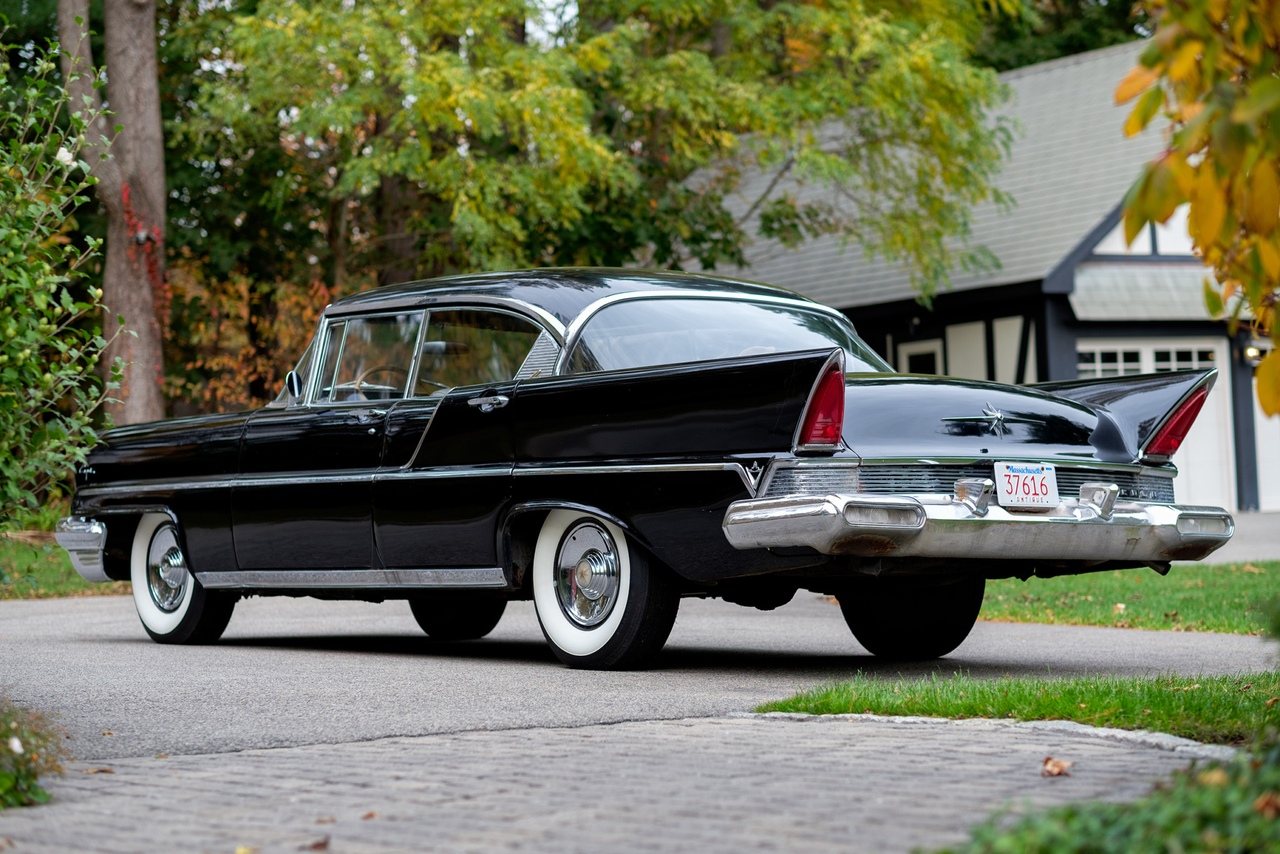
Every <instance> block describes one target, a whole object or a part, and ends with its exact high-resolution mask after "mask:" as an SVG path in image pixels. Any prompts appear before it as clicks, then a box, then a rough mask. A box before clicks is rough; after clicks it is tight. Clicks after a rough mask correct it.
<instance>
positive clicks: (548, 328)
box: [58, 270, 1233, 668]
mask: <svg viewBox="0 0 1280 854" xmlns="http://www.w3.org/2000/svg"><path fill="white" fill-rule="evenodd" d="M1214 379H1215V372H1213V371H1192V372H1181V373H1166V374H1159V375H1151V376H1138V377H1132V376H1128V377H1121V378H1115V379H1105V380H1096V381H1088V382H1071V383H1055V384H1045V385H1040V386H1036V387H1028V388H1018V387H1011V386H1002V385H997V384H994V383H981V382H970V381H963V380H948V379H942V378H937V377H924V376H912V375H903V374H896V373H894V372H893V371H892V370H891V369H890V368H889V366H888V365H886V364H885V363H884V362H883V361H882V360H881V359H880V358H879V357H878V356H877V355H876V354H875V353H874V352H873V351H872V350H871V349H870V348H868V347H867V346H866V344H864V343H863V342H862V341H861V340H860V339H859V338H858V336H857V334H856V333H855V332H854V330H853V327H852V326H851V325H850V324H849V322H848V321H847V320H846V319H845V318H844V317H843V316H842V315H841V314H840V313H839V312H836V311H834V310H832V309H829V308H826V307H824V306H821V305H818V304H816V303H813V302H810V301H808V300H806V299H804V298H802V297H800V296H798V295H796V294H793V293H790V292H788V291H785V290H782V289H779V288H773V287H769V286H765V285H755V284H749V283H742V282H732V281H727V280H722V279H717V278H712V277H708V276H692V275H683V274H673V273H650V272H642V271H621V270H537V271H529V272H522V273H506V274H489V275H480V276H466V277H455V278H449V279H440V280H435V281H430V282H418V283H410V284H406V285H399V286H394V287H391V288H382V289H378V290H374V291H369V292H367V293H362V294H358V295H355V296H353V297H349V298H346V299H343V300H339V301H338V302H335V303H334V304H333V305H331V306H329V307H328V308H327V309H326V310H325V312H324V315H323V317H322V319H321V323H320V326H319V329H318V330H317V333H316V336H315V338H314V340H313V342H312V344H311V345H310V346H309V347H308V348H307V351H306V352H305V353H304V355H303V357H302V359H301V360H300V361H299V363H298V366H297V368H296V369H295V371H294V372H291V373H290V375H289V377H288V378H287V380H286V382H285V388H284V390H283V391H282V392H281V394H280V397H279V398H277V399H276V400H275V401H274V402H273V403H271V404H270V405H268V406H266V407H264V408H262V409H260V410H257V411H255V412H249V413H236V414H224V415H211V416H203V417H199V418H188V419H179V420H173V421H167V422H160V423H156V424H147V425H138V426H132V427H123V428H119V429H116V430H112V431H109V432H108V433H107V434H106V436H105V441H104V443H103V445H101V446H100V447H98V448H96V449H94V450H93V452H92V453H91V454H90V457H89V460H88V464H87V465H86V466H84V467H83V468H81V469H80V471H79V472H78V474H77V490H76V495H75V499H74V503H73V508H72V510H73V515H72V516H70V517H68V518H66V519H64V520H62V521H61V522H60V524H59V532H58V540H59V542H61V543H62V544H63V545H64V546H65V547H66V548H67V549H68V551H69V552H70V554H71V556H72V560H73V563H74V564H75V566H76V568H77V569H78V570H79V571H80V573H81V574H82V575H84V576H85V577H86V578H89V579H90V580H99V581H101V580H107V579H129V580H131V581H132V583H133V594H134V602H135V604H136V607H137V610H138V613H139V616H140V617H141V619H142V623H143V626H144V628H145V629H146V631H147V632H148V634H150V635H151V637H153V638H154V639H156V640H157V641H160V642H164V643H192V642H210V641H213V640H216V639H217V638H218V637H219V636H220V635H221V633H222V631H223V629H224V628H225V626H226V624H227V621H228V620H229V619H230V617H231V613H232V610H233V608H234V605H235V603H236V601H237V600H238V599H239V598H241V597H244V596H250V595H292V596H299V595H308V596H321V597H333V598H352V599H368V600H374V601H381V600H384V599H407V600H408V601H409V604H410V606H411V608H412V611H413V614H414V616H415V617H416V619H417V621H418V623H419V624H420V625H421V626H422V628H423V629H424V630H425V631H426V632H427V633H428V634H429V635H430V636H431V637H432V638H437V639H450V640H459V639H469V638H479V637H482V636H484V635H485V634H487V633H488V632H489V631H491V630H492V629H493V627H494V626H495V625H496V624H497V622H498V620H499V619H500V618H501V616H502V613H503V610H504V608H505V606H506V603H507V602H509V601H512V600H518V599H526V600H528V599H531V600H533V602H534V606H535V608H536V611H537V615H538V619H539V621H540V623H541V625H542V629H543V632H544V634H545V635H546V638H547V640H548V642H549V643H550V645H551V647H552V649H553V650H554V651H555V653H556V655H557V656H559V657H560V659H561V660H563V661H565V662H566V663H568V664H570V665H572V666H577V667H592V668H618V667H634V666H642V665H645V664H648V663H650V662H652V661H653V659H654V657H655V656H656V655H657V653H658V652H659V650H660V649H661V648H662V646H663V644H664V643H665V641H666V638H667V635H668V633H669V632H670V630H671V626H672V623H673V622H674V620H675V615H676V610H677V607H678V605H679V601H680V599H681V597H685V596H717V597H722V598H724V599H726V600H729V601H732V602H737V603H740V604H743V605H749V606H754V607H757V608H764V609H768V608H775V607H778V606H780V605H782V604H785V603H786V602H787V601H789V600H790V599H791V598H792V596H794V595H795V593H796V591H797V590H812V591H817V592H820V593H824V594H829V595H833V596H835V597H837V598H838V600H839V602H840V606H841V610H842V612H843V614H844V617H845V619H846V620H847V622H848V624H849V626H850V628H851V629H852V631H853V633H854V635H855V636H856V637H857V638H858V640H859V641H860V642H861V643H862V644H863V645H864V646H865V647H866V648H868V649H869V650H870V651H871V652H873V653H874V654H876V655H881V656H886V657H893V658H928V657H935V656H939V655H944V654H946V653H948V652H950V651H951V650H952V649H954V648H955V647H956V646H958V645H959V644H960V643H961V642H962V641H963V640H964V638H965V637H966V635H967V634H968V632H969V630H970V628H971V627H972V626H973V623H974V621H975V620H976V618H977V615H978V611H979V608H980V606H981V602H982V593H983V588H984V583H985V579H987V578H1001V577H1011V576H1016V577H1021V578H1027V577H1030V576H1032V575H1039V576H1053V575H1064V574H1074V573H1082V572H1090V571H1095V570H1099V569H1107V568H1127V567H1144V566H1146V567H1152V568H1155V569H1157V570H1159V571H1165V570H1167V569H1168V567H1169V562H1170V561H1173V560H1181V559H1188V560H1189V559H1199V558H1202V557H1204V556H1205V555H1207V554H1209V553H1210V552H1212V551H1213V550H1214V549H1215V548H1217V547H1219V546H1220V545H1222V544H1223V543H1224V542H1226V540H1227V539H1228V538H1229V537H1230V536H1231V533H1232V531H1233V522H1232V519H1231V517H1230V516H1229V515H1228V514H1227V513H1226V512H1224V511H1223V510H1221V509H1218V508H1212V507H1184V506H1178V505H1176V504H1174V502H1173V486H1172V483H1173V481H1172V479H1173V477H1174V475H1175V473H1176V469H1175V468H1174V466H1173V465H1172V463H1171V462H1170V457H1171V456H1172V455H1173V453H1174V452H1175V451H1176V450H1177V447H1178V444H1179V443H1180V442H1181V441H1182V438H1183V437H1184V436H1185V435H1186V431H1187V430H1188V429H1189V428H1190V425H1191V421H1192V420H1193V419H1194V417H1195V414H1196V412H1197V411H1198V408H1199V406H1200V404H1201V403H1202V402H1203V400H1204V396H1205V394H1207V390H1208V388H1209V387H1210V385H1211V384H1212V383H1213V381H1214ZM1002 479H1003V480H1002ZM1005 480H1008V481H1009V482H1008V483H1006V482H1004V481H1005ZM1014 481H1017V482H1014Z"/></svg>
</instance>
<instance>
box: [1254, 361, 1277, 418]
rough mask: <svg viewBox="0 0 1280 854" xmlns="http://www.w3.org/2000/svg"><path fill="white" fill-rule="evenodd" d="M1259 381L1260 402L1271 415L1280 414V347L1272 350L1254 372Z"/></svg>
mask: <svg viewBox="0 0 1280 854" xmlns="http://www.w3.org/2000/svg"><path fill="white" fill-rule="evenodd" d="M1254 377H1255V378H1256V379H1257V381H1258V404H1259V405H1260V406H1261V407H1262V411H1263V412H1265V413H1267V414H1268V415H1271V416H1276V415H1280V349H1275V350H1272V351H1271V352H1270V353H1268V354H1267V356H1266V358H1265V359H1263V360H1262V364H1260V365H1258V370H1257V371H1256V372H1255V373H1254Z"/></svg>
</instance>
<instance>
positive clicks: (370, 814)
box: [360, 810, 378, 821]
mask: <svg viewBox="0 0 1280 854" xmlns="http://www.w3.org/2000/svg"><path fill="white" fill-rule="evenodd" d="M377 817H378V814H377V813H376V812H374V811H373V810H370V811H369V812H367V813H365V814H364V815H362V816H360V818H361V820H362V821H368V820H369V819H371V818H377Z"/></svg>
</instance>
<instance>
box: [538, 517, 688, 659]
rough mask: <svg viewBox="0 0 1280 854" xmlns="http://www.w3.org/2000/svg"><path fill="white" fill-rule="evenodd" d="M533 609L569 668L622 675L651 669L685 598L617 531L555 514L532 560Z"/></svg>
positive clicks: (595, 520)
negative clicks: (623, 671) (628, 670)
mask: <svg viewBox="0 0 1280 854" xmlns="http://www.w3.org/2000/svg"><path fill="white" fill-rule="evenodd" d="M533 601H534V607H535V608H536V609H537V612H538V622H539V623H540V624H541V626H542V633H543V635H544V636H545V637H546V639H547V642H548V643H549V644H551V649H552V650H553V651H554V652H555V654H556V656H557V657H558V658H559V659H560V660H561V661H563V662H564V663H565V664H567V665H569V666H570V667H579V668H588V669H592V670H622V669H628V668H638V667H644V666H646V665H648V664H650V663H652V661H653V659H654V658H655V657H657V655H658V653H659V652H660V651H661V650H662V646H663V644H665V643H666V642H667V637H668V636H669V635H670V634H671V627H672V625H674V624H675V619H676V611H677V610H678V609H679V606H680V594H679V591H678V589H677V588H676V585H675V579H674V578H673V577H672V575H671V573H670V571H669V570H667V569H666V568H665V567H663V566H661V565H659V564H657V563H656V562H651V561H650V560H649V558H648V557H647V556H646V555H645V554H644V553H643V552H642V551H641V550H640V549H637V548H633V547H632V545H631V543H629V542H628V540H627V535H626V533H625V532H623V531H622V530H621V529H620V528H619V527H618V526H617V525H615V524H613V523H612V522H609V521H607V520H605V519H601V518H600V517H598V516H594V515H591V514H589V513H583V512H581V511H577V510H552V511H551V512H550V513H549V514H547V518H546V521H545V522H543V524H542V531H541V532H540V533H539V534H538V543H537V546H536V548H535V550H534V557H533Z"/></svg>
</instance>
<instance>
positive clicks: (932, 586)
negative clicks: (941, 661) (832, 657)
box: [838, 575, 986, 661]
mask: <svg viewBox="0 0 1280 854" xmlns="http://www.w3.org/2000/svg"><path fill="white" fill-rule="evenodd" d="M985 588H986V581H985V580H984V579H982V578H981V577H979V576H971V575H966V576H962V577H960V578H956V579H952V580H948V581H944V582H941V583H938V582H927V583H926V582H916V583H903V582H893V581H886V582H875V583H872V584H866V585H858V586H857V587H854V588H851V589H849V590H847V591H845V592H844V593H841V594H840V595H839V597H838V598H839V600H840V611H841V612H842V613H843V614H844V621H845V622H846V623H848V625H849V629H850V631H852V632H853V636H854V637H855V638H857V639H858V643H860V644H862V645H863V646H864V647H866V648H867V651H868V652H870V653H871V654H872V655H875V656H878V657H880V658H887V659H892V660H896V661H920V660H925V659H930V658H938V657H940V656H943V655H946V654H947V653H949V652H951V651H952V650H954V649H955V648H956V647H958V646H960V644H961V643H963V642H964V639H965V638H966V637H968V636H969V632H970V631H971V630H972V629H973V624H974V623H975V622H977V620H978V612H979V611H980V610H981V609H982V594H983V591H984V589H985Z"/></svg>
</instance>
